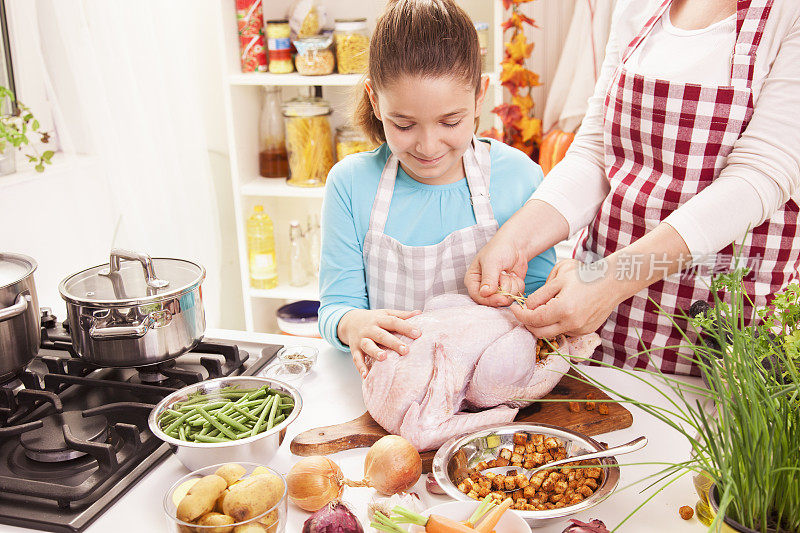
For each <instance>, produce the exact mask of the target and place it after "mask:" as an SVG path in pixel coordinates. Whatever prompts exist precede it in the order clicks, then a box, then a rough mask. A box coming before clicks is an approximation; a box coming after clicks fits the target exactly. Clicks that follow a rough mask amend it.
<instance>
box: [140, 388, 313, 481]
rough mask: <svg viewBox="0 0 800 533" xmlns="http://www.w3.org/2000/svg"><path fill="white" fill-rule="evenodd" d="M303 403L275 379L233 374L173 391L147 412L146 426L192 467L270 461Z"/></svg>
mask: <svg viewBox="0 0 800 533" xmlns="http://www.w3.org/2000/svg"><path fill="white" fill-rule="evenodd" d="M302 407H303V402H302V399H301V398H300V393H299V392H298V391H297V389H295V388H294V387H292V386H291V385H289V384H287V383H284V382H282V381H278V380H275V379H268V378H263V377H255V376H232V377H227V378H219V379H210V380H207V381H202V382H200V383H195V384H194V385H189V386H188V387H184V388H182V389H180V390H177V391H175V392H173V393H172V394H170V395H169V396H167V397H166V398H164V399H163V400H161V402H160V403H159V404H158V405H156V406H155V408H154V409H153V411H152V412H151V413H150V417H149V419H148V422H149V425H150V430H151V431H152V432H153V433H154V434H155V435H156V436H157V437H158V438H160V439H161V440H163V441H164V442H167V443H169V444H171V445H172V447H173V449H174V450H175V455H176V457H177V458H178V459H179V460H180V461H181V462H182V463H183V464H184V466H186V468H188V469H190V470H197V469H199V468H203V467H206V466H209V465H214V464H218V463H228V462H240V461H245V462H252V463H259V464H266V463H268V462H269V461H270V460H271V459H272V457H273V456H274V455H275V452H277V451H278V448H279V447H280V445H281V442H282V441H283V437H284V435H285V434H286V428H287V427H289V425H290V424H291V423H292V422H294V421H295V419H296V418H297V417H298V415H299V414H300V410H301V408H302Z"/></svg>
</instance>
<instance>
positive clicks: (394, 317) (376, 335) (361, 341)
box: [338, 309, 422, 379]
mask: <svg viewBox="0 0 800 533" xmlns="http://www.w3.org/2000/svg"><path fill="white" fill-rule="evenodd" d="M420 313H421V311H400V310H397V309H374V310H371V309H354V310H352V311H348V312H347V313H345V315H344V316H343V317H342V319H341V320H340V321H339V328H338V334H339V339H340V340H341V341H342V342H343V343H344V344H346V345H348V346H349V347H350V353H351V354H352V355H353V364H354V365H356V368H357V369H358V373H359V374H361V378H362V379H363V378H365V377H366V376H367V363H366V358H367V357H372V358H373V359H377V360H378V361H383V360H384V359H386V350H387V349H389V350H394V351H396V352H397V353H398V354H400V355H406V354H407V353H408V346H407V345H405V344H403V342H402V341H401V340H400V339H399V338H397V336H395V335H393V333H398V334H400V335H405V336H406V337H409V338H411V339H416V338H418V337H419V336H420V335H421V334H422V332H421V331H419V329H417V328H415V327H414V326H412V325H411V324H409V323H408V322H406V320H405V319H407V318H411V317H412V316H416V315H418V314H420Z"/></svg>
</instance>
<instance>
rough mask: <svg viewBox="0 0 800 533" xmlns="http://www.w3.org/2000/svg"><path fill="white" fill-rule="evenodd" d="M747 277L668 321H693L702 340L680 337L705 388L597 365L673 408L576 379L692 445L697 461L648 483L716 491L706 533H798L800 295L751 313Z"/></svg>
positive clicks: (715, 288)
mask: <svg viewBox="0 0 800 533" xmlns="http://www.w3.org/2000/svg"><path fill="white" fill-rule="evenodd" d="M746 273H747V272H746V271H745V270H744V269H737V270H734V271H733V272H731V273H729V274H724V275H720V276H717V277H715V278H714V279H713V280H712V283H711V293H712V294H713V295H714V301H713V302H710V305H708V306H705V307H706V310H705V311H704V312H703V313H702V314H700V315H698V316H697V317H695V318H690V317H688V316H687V315H685V314H680V315H670V316H671V317H672V319H673V321H674V322H673V323H674V324H675V325H676V326H677V325H678V324H686V322H685V321H686V320H687V319H688V321H689V323H690V324H691V325H692V327H693V328H694V329H696V330H698V331H699V330H702V332H703V335H701V336H700V338H699V339H697V340H694V339H693V337H690V336H689V335H685V336H684V342H685V343H686V344H688V345H690V347H691V352H692V353H691V355H687V356H684V357H686V358H688V359H689V360H691V361H692V362H693V363H694V364H696V365H697V366H698V367H699V368H700V371H701V373H702V376H703V378H704V381H705V382H706V384H707V385H708V388H706V387H698V386H692V385H687V384H686V383H684V382H682V381H680V380H678V379H675V378H674V377H672V376H669V375H665V374H663V373H661V372H660V371H658V370H656V371H648V370H634V371H631V370H627V369H621V368H616V367H613V365H610V364H606V363H603V362H597V361H595V363H597V364H600V365H601V366H607V367H612V368H615V370H617V371H619V372H624V373H626V374H627V375H629V376H631V377H633V378H635V379H637V380H638V383H639V386H640V387H643V388H644V387H647V388H650V389H651V390H653V391H655V392H656V393H658V395H659V396H660V397H662V398H663V399H665V400H666V401H667V402H668V406H667V407H661V406H657V405H653V404H648V403H644V402H642V401H640V400H638V399H637V398H636V393H635V392H634V391H619V390H611V389H610V388H609V387H608V386H606V385H604V384H603V383H601V382H599V381H597V380H596V379H593V378H591V377H590V376H589V375H587V374H586V373H585V372H582V371H581V370H580V367H576V370H578V372H579V373H580V374H581V378H580V379H582V380H584V381H585V382H587V383H591V384H593V385H595V386H597V387H598V388H600V389H601V390H603V391H605V392H608V393H609V395H611V396H616V397H617V398H619V400H612V401H619V402H621V403H628V404H631V405H634V406H636V407H639V408H640V409H642V410H643V411H645V412H646V413H648V414H649V415H651V416H653V417H654V418H656V419H657V420H659V421H660V422H662V423H664V424H665V425H666V426H669V427H671V428H672V429H674V430H676V431H678V432H679V433H680V434H681V436H682V437H684V438H685V439H686V440H687V441H688V442H689V444H690V445H691V448H692V453H691V455H690V457H688V458H687V460H686V461H684V462H680V463H664V462H662V463H646V464H651V465H652V464H655V465H660V466H661V467H662V468H661V469H660V470H659V472H657V473H656V474H654V475H653V476H652V477H653V478H655V479H658V481H656V482H655V483H654V484H653V485H656V486H659V487H660V489H663V488H664V487H666V486H667V485H669V484H671V483H673V482H674V481H676V480H677V479H678V478H680V477H681V476H682V475H684V474H686V473H688V472H692V473H694V476H695V477H694V481H695V486H696V488H697V489H698V492H700V493H702V494H701V496H705V495H706V494H707V490H708V488H710V486H711V484H712V483H713V485H714V486H715V490H716V492H715V503H716V505H717V507H718V509H719V510H718V511H717V512H716V513H714V512H713V511H711V512H710V515H711V516H709V517H708V520H709V521H711V519H712V517H713V521H711V522H710V524H708V525H709V527H710V529H709V531H723V532H731V531H751V530H752V531H759V532H761V533H771V532H776V533H792V532H798V531H800V358H799V357H798V353H799V352H800V288H799V287H798V286H797V285H796V284H793V285H790V286H789V287H788V288H787V289H785V290H784V291H782V292H781V293H780V294H778V295H777V296H776V297H775V298H774V299H773V300H772V302H771V305H770V306H769V307H767V308H765V309H759V310H758V311H755V312H751V311H749V310H748V309H752V308H753V306H752V301H751V300H750V298H749V296H748V295H747V292H746V291H745V289H744V282H743V279H744V276H745V275H746ZM722 295H725V298H724V299H723V298H721V296H722ZM745 303H747V304H748V306H745ZM693 307H694V306H693ZM662 312H663V310H662ZM751 313H752V314H751ZM749 319H752V320H749ZM748 324H752V325H748ZM687 329H688V328H682V331H686V330H687ZM675 348H677V347H675ZM650 351H655V349H651V350H650ZM638 355H639V354H636V355H634V356H633V357H636V356H638ZM654 366H655V365H654ZM653 378H655V379H653ZM690 394H691V396H690ZM697 397H699V398H700V400H699V401H698V400H697V399H696V398H697ZM538 401H541V400H538ZM704 403H705V405H703V404H704ZM709 407H711V408H710V409H709ZM703 485H705V487H703V488H702V489H701V486H703ZM660 489H659V490H660ZM657 492H658V491H656V493H657ZM654 495H655V494H654ZM654 495H653V496H654ZM653 496H650V497H649V498H647V500H645V501H644V502H643V503H642V504H641V505H639V506H638V507H636V509H634V510H633V512H632V513H631V514H630V515H629V516H628V518H630V516H632V515H633V514H634V513H635V512H636V511H638V510H639V509H640V508H641V507H642V506H643V505H644V504H645V503H647V501H649V500H650V499H651V498H652V497H653ZM701 504H703V502H699V503H698V508H699V507H700V506H701ZM704 505H705V504H704ZM628 518H626V519H625V520H627V519H628ZM698 518H701V517H700V516H698ZM625 520H623V523H624V522H625ZM704 523H706V522H704ZM620 525H621V524H620ZM742 526H744V527H742ZM617 528H619V526H617ZM748 528H749V529H748Z"/></svg>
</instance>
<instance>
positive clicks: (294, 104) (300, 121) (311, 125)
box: [283, 97, 334, 187]
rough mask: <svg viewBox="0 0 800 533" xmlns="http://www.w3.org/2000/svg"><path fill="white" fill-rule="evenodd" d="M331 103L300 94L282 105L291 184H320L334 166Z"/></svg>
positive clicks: (289, 182) (311, 185)
mask: <svg viewBox="0 0 800 533" xmlns="http://www.w3.org/2000/svg"><path fill="white" fill-rule="evenodd" d="M330 114H331V106H330V104H329V103H328V102H327V101H325V100H323V99H322V98H312V97H298V98H293V99H291V100H289V101H288V102H286V103H285V104H283V116H284V120H285V124H286V151H287V152H288V153H289V173H290V178H289V181H288V182H287V183H288V184H289V185H295V186H298V187H321V186H323V185H325V179H326V178H327V177H328V171H329V170H330V169H331V167H332V166H333V163H334V160H333V137H332V135H331V125H330V122H328V115H330Z"/></svg>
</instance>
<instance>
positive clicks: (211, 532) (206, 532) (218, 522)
mask: <svg viewBox="0 0 800 533" xmlns="http://www.w3.org/2000/svg"><path fill="white" fill-rule="evenodd" d="M235 522H236V521H235V520H234V519H233V518H231V517H230V516H228V515H226V514H220V513H214V512H211V513H207V514H204V515H203V516H201V517H200V520H198V521H197V525H198V526H215V527H213V528H209V529H203V533H231V531H233V527H231V524H234V523H235Z"/></svg>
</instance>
